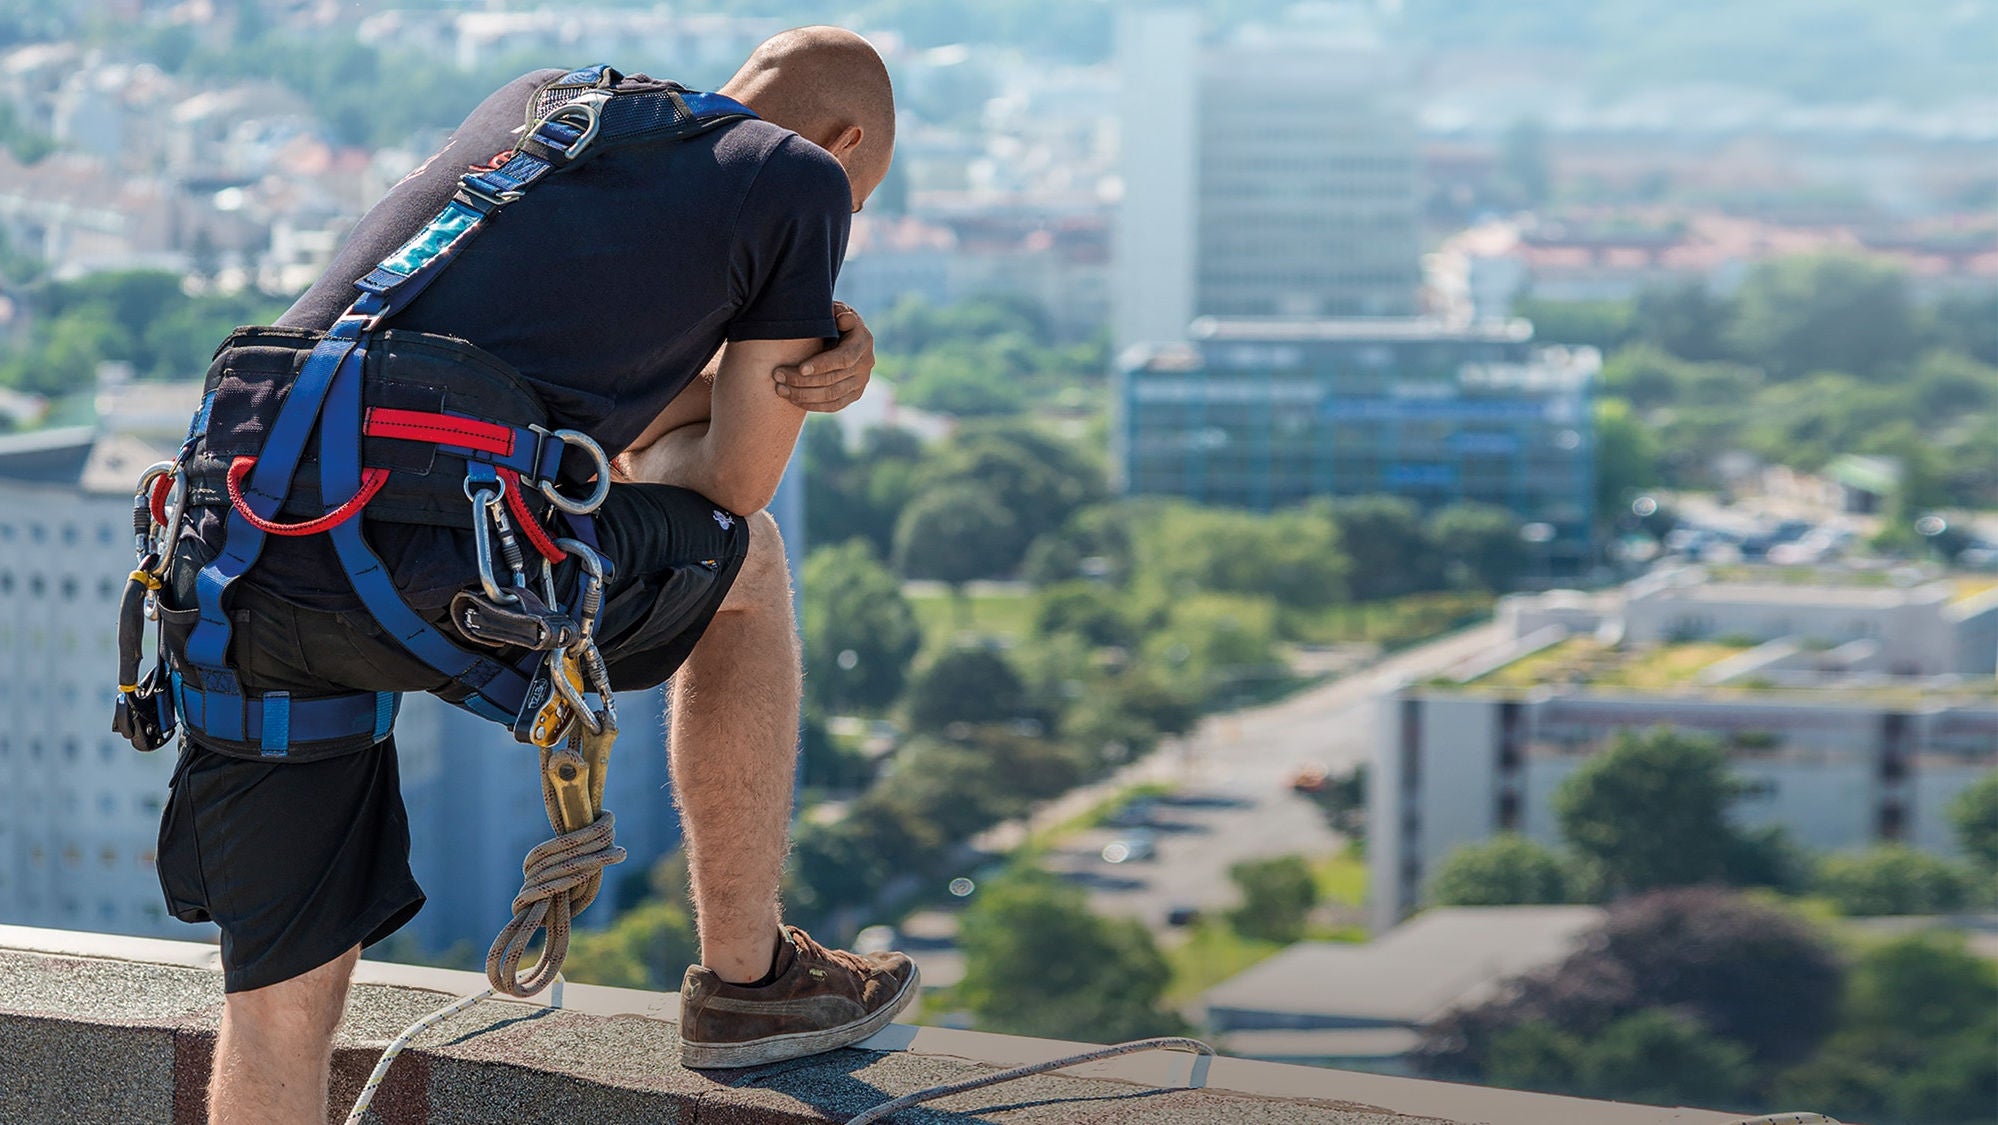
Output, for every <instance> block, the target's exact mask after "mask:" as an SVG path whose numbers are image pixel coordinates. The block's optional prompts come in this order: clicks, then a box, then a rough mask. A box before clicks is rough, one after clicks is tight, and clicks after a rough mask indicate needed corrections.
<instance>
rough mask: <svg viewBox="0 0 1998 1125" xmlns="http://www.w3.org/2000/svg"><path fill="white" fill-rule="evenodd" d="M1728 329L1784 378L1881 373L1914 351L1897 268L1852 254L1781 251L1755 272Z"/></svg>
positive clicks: (1911, 317)
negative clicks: (1791, 254)
mask: <svg viewBox="0 0 1998 1125" xmlns="http://www.w3.org/2000/svg"><path fill="white" fill-rule="evenodd" d="M1736 310H1737V312H1736V316H1735V319H1734V323H1733V325H1732V326H1731V328H1730V330H1729V333H1728V341H1729V343H1730V344H1731V346H1732V347H1733V348H1734V350H1735V353H1736V354H1737V355H1739V356H1740V357H1741V358H1743V359H1745V360H1747V361H1748V362H1750V363H1754V364H1757V365H1759V366H1761V367H1763V368H1765V369H1766V370H1768V371H1769V372H1770V373H1771V374H1773V375H1775V376H1776V377H1777V378H1780V379H1793V378H1796V377H1798V376H1802V375H1808V374H1810V373H1811V372H1814V371H1851V372H1853V373H1855V374H1857V375H1860V376H1863V377H1867V378H1880V377H1883V376H1884V375H1886V374H1887V372H1888V369H1889V368H1890V367H1891V366H1892V365H1894V364H1897V363H1899V362H1901V361H1903V360H1906V359H1908V358H1910V357H1911V356H1912V355H1913V353H1914V350H1915V340H1916V336H1915V329H1916V326H1915V312H1914V307H1913V305H1912V304H1911V303H1910V301H1909V298H1908V286H1907V278H1906V276H1905V275H1904V274H1903V273H1902V272H1901V270H1899V269H1898V268H1896V267H1894V266H1890V265H1885V264H1882V263H1880V262H1878V261H1874V260H1869V259H1867V258H1862V257H1857V256H1853V255H1843V254H1826V255H1814V256H1805V257H1794V258H1779V259H1776V260H1774V261H1769V262H1763V263H1761V264H1759V265H1757V266H1755V267H1754V268H1753V269H1751V270H1750V271H1749V274H1748V278H1747V280H1746V281H1744V282H1743V283H1742V286H1741V292H1740V294H1739V296H1738V297H1737V298H1736Z"/></svg>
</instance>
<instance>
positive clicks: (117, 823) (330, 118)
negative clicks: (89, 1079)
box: [0, 0, 1998, 1125]
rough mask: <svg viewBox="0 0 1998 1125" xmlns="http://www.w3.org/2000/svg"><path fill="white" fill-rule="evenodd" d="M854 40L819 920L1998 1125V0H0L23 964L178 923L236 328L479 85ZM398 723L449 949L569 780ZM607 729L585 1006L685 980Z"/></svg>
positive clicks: (805, 517)
mask: <svg viewBox="0 0 1998 1125" xmlns="http://www.w3.org/2000/svg"><path fill="white" fill-rule="evenodd" d="M819 22H839V23H843V24H847V25H849V26H853V27H855V28H857V29H859V30H861V31H863V32H865V33H866V34H868V35H869V36H870V37H871V38H872V39H873V41H874V42H875V43H876V44H877V45H878V46H879V47H880V48H881V50H882V51H883V53H884V55H885V56H886V57H887V58H888V59H889V62H890V66H891V69H892V70H893V72H894V75H895V80H896V83H897V88H898V95H899V100H900V105H901V109H902V114H903V117H902V125H901V136H900V145H899V149H898V153H897V159H896V163H895V167H894V169H893V172H892V174H891V176H890V179H889V181H888V183H887V185H886V186H885V187H884V188H883V189H882V191H881V192H880V193H879V194H878V195H877V196H876V198H875V200H874V201H873V202H872V203H871V204H870V205H869V207H868V209H867V211H866V212H865V213H864V214H862V215H860V216H857V217H856V218H855V221H854V229H853V236H852V242H851V248H850V252H849V256H848V259H847V262H846V266H845V269H844V272H843V274H842V276H841V282H840V293H841V296H842V297H843V298H845V299H846V300H847V301H849V302H851V303H852V304H854V305H855V306H857V307H858V308H859V309H860V310H861V311H862V312H863V313H864V314H865V315H866V316H867V317H868V320H869V323H870V324H871V326H872V328H873V331H874V332H875V334H876V336H877V340H878V347H879V350H880V356H881V360H880V368H879V371H878V372H877V375H876V377H875V381H874V384H873V386H872V388H871V389H870V390H869V392H868V394H867V396H866V398H865V399H863V400H862V401H861V402H860V403H859V404H858V405H856V406H854V407H852V408H851V409H849V410H847V411H846V412H844V413H842V414H839V415H837V416H833V417H816V418H814V419H813V420H812V421H811V424H810V425H809V426H808V427H807V429H806V432H805V436H804V440H803V444H802V447H801V452H800V454H799V457H798V458H797V460H796V461H795V462H794V465H793V467H792V473H791V476H790V479H789V480H788V481H787V484H786V487H785V490H784V492H783V495H782V496H781V497H780V500H779V502H778V505H777V510H778V513H779V516H780V522H781V523H782V524H783V526H784V529H785V533H786V536H787V538H788V540H789V543H790V546H791V549H792V551H793V552H794V555H795V557H794V559H793V564H794V567H795V569H796V573H797V574H798V577H799V599H800V607H801V615H802V622H803V629H804V640H805V653H806V668H807V678H806V685H807V697H808V717H807V720H806V724H805V730H804V748H805V752H804V755H803V761H802V768H801V772H800V778H799V801H798V809H799V824H798V830H797V842H796V846H795V849H794V856H793V860H794V862H793V869H792V874H791V879H790V885H789V886H788V888H787V910H788V913H789V915H790V917H791V919H792V920H793V921H797V922H800V923H802V924H805V925H807V926H808V927H812V928H813V929H815V931H818V932H820V933H821V936H824V937H829V938H833V939H836V940H839V941H842V942H858V943H860V944H861V945H862V946H863V947H873V946H886V945H890V944H894V945H899V946H901V947H903V948H907V949H909V950H911V951H912V952H913V953H914V954H915V955H916V956H917V957H918V959H919V960H920V961H921V963H922V966H923V972H924V977H925V983H926V985H928V993H929V995H928V996H927V997H926V1001H925V1005H924V1014H923V1017H922V1018H923V1019H924V1020H926V1021H929V1022H935V1023H942V1024H948V1025H951V1026H962V1027H975V1028H979V1029H985V1030H993V1031H1003V1032H1013V1033H1019V1034H1026V1035H1038V1036H1045V1037H1051V1038H1060V1039H1082V1040H1100V1041H1114V1040H1118V1039H1123V1038H1129V1037H1132V1036H1138V1035H1144V1034H1154V1033H1169V1032H1174V1031H1182V1030H1190V1031H1194V1032H1197V1033H1200V1034H1204V1035H1207V1036H1209V1037H1211V1038H1212V1039H1213V1040H1214V1041H1215V1042H1216V1043H1217V1044H1218V1045H1219V1046H1220V1047H1221V1048H1222V1049H1223V1050H1224V1051H1225V1052H1228V1053H1231V1054H1236V1055H1242V1056H1247V1057H1252V1058H1261V1059H1271V1060H1280V1061H1286V1062H1301V1063H1308V1064H1315V1065H1329V1066H1338V1067H1344V1068H1354V1069H1365V1070H1376V1071H1383V1072H1389V1073H1399V1074H1418V1075H1428V1076H1436V1077H1443V1078H1450V1079H1457V1080H1467V1081H1472V1082H1478V1083H1486V1084H1492V1085H1504V1086H1512V1087H1518V1088H1522V1089H1534V1090H1546V1091H1558V1092H1565V1093H1576V1094H1582V1095H1586V1096H1591V1097H1604V1098H1617V1099H1627V1100H1636V1101H1647V1102H1655V1103H1661V1104H1694V1105H1709V1106H1716V1107H1724V1108H1741V1109H1750V1108H1757V1107H1760V1108H1759V1109H1758V1112H1759V1111H1761V1110H1766V1109H1792V1108H1794V1109H1804V1108H1808V1109H1813V1110H1818V1111H1821V1112H1824V1113H1828V1114H1832V1115H1835V1116H1838V1117H1840V1118H1841V1119H1843V1120H1846V1121H1869V1122H1877V1123H1900V1125H1951V1123H1958V1125H1970V1123H1975V1122H1992V1121H1998V960H1994V959H1998V88H1994V87H1993V85H1992V73H1993V66H1994V63H1998V3H1994V2H1993V0H1899V2H1896V3H1886V2H1884V0H1876V2H1869V0H1757V2H1755V3H1752V4H1738V3H1724V2H1722V0H1590V2H1587V3H1584V2H1582V0H1537V2H1534V3H1500V2H1496V0H1492V2H1485V3H1477V2H1473V0H1375V2H1373V3H1318V4H1302V5H1293V4H1289V3H1284V2H1280V0H1205V2H1204V3H1189V4H1185V5H1179V6H1174V5H1170V4H1166V3H1140V2H1136V0H1132V2H1130V3H1125V4H1113V3H1098V2H1086V0H1085V2H1077V0H1017V2H1015V0H960V2H949V0H842V2H836V3H834V4H832V5H830V6H828V5H825V4H820V3H811V2H807V0H733V2H730V3H720V2H718V0H688V2H685V3H678V4H657V5H654V4H609V3H605V4H595V5H592V4H578V3H568V4H562V5H559V6H558V5H553V4H550V5H547V6H536V5H534V4H530V3H499V2H491V3H470V2H461V3H448V2H441V0H433V2H428V3H425V2H421V0H417V2H410V3H401V4H396V3H377V2H374V0H365V2H360V0H357V2H334V0H185V2H181V3H166V2H153V0H95V2H82V0H77V2H70V3H63V2H55V3H50V2H48V0H0V430H4V431H5V432H4V433H0V550H4V555H0V606H4V612H0V704H4V706H5V710H6V713H7V714H8V715H9V716H10V718H9V721H8V722H7V724H6V726H5V728H4V729H0V765H4V767H5V768H6V770H7V772H8V774H9V776H10V777H11V778H12V780H11V781H10V783H9V784H7V785H6V786H4V787H0V922H9V923H19V924H26V925H35V926H49V927H59V928H66V929H79V930H97V931H104V932H109V933H116V934H135V935H151V936H160V937H188V936H199V931H198V930H196V929H194V928H192V927H187V926H183V925H181V924H179V923H177V922H174V921H172V920H171V919H169V918H168V917H167V916H166V915H165V914H164V912H163V909H162V903H161V901H160V894H159V890H158V886H157V882H156V879H155V876H154V873H153V868H152V859H153V852H152V848H153V843H154V839H155V833H156V829H157V820H158V814H159V812H160V807H161V803H162V801H163V799H164V797H165V795H166V782H167V777H168V774H169V773H170V772H171V769H172V765H173V759H172V752H171V751H164V752H161V753H159V754H155V755H152V756H141V755H138V754H135V753H134V752H133V751H132V750H131V749H130V748H129V747H128V746H127V745H125V743H124V742H123V741H122V740H120V739H118V738H117V737H115V736H114V735H112V734H111V733H110V732H109V729H108V724H109V713H110V703H109V701H110V698H111V693H112V690H113V686H112V684H113V681H112V673H113V663H114V661H113V648H114V637H113V627H112V621H113V617H114V612H115V605H116V601H117V598H118V594H119V591H120V589H121V586H122V582H123V577H124V574H125V572H126V571H127V570H128V569H129V566H130V562H129V560H128V556H127V550H128V546H129V519H130V488H131V487H132V485H133V483H134V481H135V479H136V476H137V474H138V472H139V470H140V469H141V468H143V467H144V466H145V465H146V464H148V463H150V462H152V461H154V460H156V459H158V458H161V457H163V456H166V455H168V454H170V453H171V451H172V449H173V448H174V447H175V446H176V445H177V443H178V440H179V438H180V436H181V434H182V433H183V432H184V430H185V427H186V424H187V418H188V416H189V414H190V413H191V412H192V408H193V404H194V402H195V399H196V397H197V389H198V384H197V380H198V379H199V378H200V376H201V374H202V372H203V371H204V369H205V367H206V364H207V358H208V355H209V352H210V350H211V349H212V348H213V347H214V346H215V345H216V344H217V343H219V342H220V340H221V339H222V337H223V336H224V335H226V333H227V330H228V329H229V327H230V326H232V325H236V324H239V323H255V322H263V321H266V320H268V319H269V318H270V317H272V316H274V315H276V314H277V313H278V312H279V311H281V310H282V309H283V308H284V307H285V306H286V305H287V304H288V303H289V300H290V298H291V297H293V296H294V295H296V294H297V293H298V292H299V291H300V290H301V289H303V288H304V286H305V285H306V284H308V283H309V282H310V281H311V280H312V279H313V278H315V277H316V276H317V274H318V271H319V270H320V269H321V268H323V267H324V266H325V264H326V263H327V261H328V260H329V257H330V255H331V253H332V251H333V250H334V248H335V247H336V246H337V245H338V244H339V242H340V240H341V238H342V237H343V235H344V233H345V232H346V231H347V230H348V229H349V228H350V226H351V225H352V224H353V222H354V221H355V219H356V218H357V217H358V216H359V215H360V213H361V212H362V211H363V210H364V209H365V208H366V207H367V206H368V205H369V203H370V202H371V201H372V200H373V199H375V198H376V197H377V196H379V195H380V194H381V192H382V191H384V190H385V189H386V188H387V187H388V186H389V185H390V184H393V183H394V182H395V181H396V180H397V179H398V178H400V177H401V176H402V175H403V174H404V173H405V172H407V171H409V170H410V169H411V168H413V167H414V166H415V165H416V164H417V163H418V162H420V161H421V160H422V159H423V158H424V156H425V155H427V154H428V153H429V152H431V151H433V150H434V149H435V148H436V147H437V146H438V145H439V144H440V142H441V140H442V138H443V137H444V135H445V134H446V133H447V132H448V130H449V129H450V127H451V126H452V125H453V124H455V123H456V122H457V121H458V120H459V119H460V118H461V117H462V115H463V114H464V113H465V112H466V111H467V110H468V109H469V108H470V107H472V106H473V105H475V104H476V103H477V102H478V101H479V100H480V99H481V98H483V97H484V96H485V95H486V94H487V93H488V92H490V91H491V90H492V89H493V88H495V87H497V86H498V85H499V84H500V83H502V82H504V81H505V80H507V79H509V78H511V77H514V76H516V75H518V74H520V73H522V72H524V71H526V70H528V69H531V68H534V67H541V66H580V65H584V64H588V63H592V62H599V61H607V62H610V63H612V64H614V65H616V66H618V67H620V68H622V69H625V70H627V71H645V72H648V73H652V74H655V75H660V76H666V77H674V78H677V79H680V80H682V81H684V82H686V83H688V84H689V85H693V86H697V87H705V88H712V87H713V86H714V85H717V84H719V83H720V82H721V81H722V80H723V79H725V78H726V77H727V76H728V74H730V73H731V72H732V71H733V69H734V67H735V65H736V64H737V63H739V62H740V61H741V59H742V58H744V57H745V56H746V54H747V53H748V51H749V49H750V48H751V47H752V46H754V45H755V44H756V43H757V42H758V41H760V40H761V39H763V38H764V37H766V36H767V35H769V34H771V33H773V32H776V31H778V30H781V29H783V28H785V27H787V26H791V25H795V24H803V23H819ZM657 283H658V284H659V286H660V291H661V295H662V298H663V299H670V294H671V279H670V277H661V278H659V279H657ZM421 702H427V701H412V706H411V707H410V709H409V710H408V711H407V712H406V713H405V714H406V718H405V720H404V725H403V727H402V731H403V733H404V738H403V739H402V740H401V744H402V746H403V754H404V762H403V778H404V786H405V794H406V797H407V800H408V803H409V806H410V811H411V815H412V822H413V830H414V836H415V849H416V855H415V862H416V865H417V871H418V875H419V877H420V878H421V880H422V882H423V884H424V886H425V888H426V890H427V891H428V892H429V894H430V902H429V905H428V907H427V908H426V909H425V910H424V912H423V913H422V915H421V916H420V917H419V918H418V919H417V920H416V921H415V923H413V924H412V925H411V926H410V927H409V928H408V929H407V930H405V931H404V932H403V933H402V934H400V935H398V936H397V937H396V938H395V939H393V940H392V941H391V942H390V943H388V945H386V946H384V947H382V948H380V949H378V950H377V951H376V953H375V955H377V956H387V957H390V958H394V959H401V960H410V961H420V962H427V963H432V964H449V965H463V966H470V965H473V964H476V963H478V962H480V961H481V960H482V958H483V951H484V949H485V946H486V943H487V942H488V941H489V940H490V938H491V935H492V934H493V933H494V932H496V930H497V929H498V927H499V926H500V925H501V924H502V923H503V922H504V921H505V920H506V918H507V903H508V901H509V900H510V899H511V897H512V895H513V892H514V889H515V887H516V886H517V883H518V880H519V870H518V862H519V861H518V857H519V856H520V855H521V854H522V853H523V852H524V851H525V850H526V849H527V848H528V847H529V846H531V845H532V844H533V843H535V842H538V841H539V840H540V839H541V837H542V836H543V835H545V831H544V829H545V826H544V825H543V823H542V814H541V809H540V801H539V790H538V787H537V783H536V781H535V780H534V776H535V775H534V771H533V769H532V767H531V766H530V765H529V762H528V759H527V758H525V757H523V756H522V755H521V753H520V748H519V747H518V746H516V745H514V744H512V743H511V742H510V741H508V740H507V739H506V736H505V735H504V734H503V733H501V732H499V731H498V730H497V728H492V727H490V726H488V725H486V724H482V723H479V722H478V721H477V720H474V719H470V718H466V717H464V716H461V715H459V714H457V713H456V712H452V711H449V710H448V709H446V708H442V707H435V706H431V707H425V706H419V705H416V704H419V703H421ZM624 706H625V707H626V708H627V711H626V714H627V716H628V717H627V720H626V724H627V730H629V731H632V732H634V733H633V734H632V736H631V737H628V738H627V739H626V742H627V744H628V746H629V749H628V750H627V751H625V752H623V753H622V754H621V755H620V763H619V766H618V769H617V770H616V771H614V772H613V778H612V792H611V796H610V798H609V801H608V803H609V805H610V806H611V807H612V808H614V809H615V810H616V812H617V815H618V820H619V829H620V832H619V837H620V842H621V843H623V844H624V845H625V846H626V847H628V848H629V849H631V851H632V855H633V862H630V863H627V864H625V865H623V866H622V867H619V868H613V869H611V871H610V872H609V875H610V881H611V883H612V884H613V885H612V887H611V890H610V893H608V894H607V895H606V897H605V898H604V899H603V900H602V903H601V904H600V905H599V906H597V907H596V909H594V910H592V911H591V912H590V913H589V914H588V915H587V916H586V918H585V922H586V923H587V924H588V925H589V926H590V927H591V929H590V930H589V931H588V932H587V933H584V934H582V935H581V936H579V937H578V939H577V941H576V945H575V948H574V950H573V952H572V953H571V955H570V961H569V964H570V967H571V973H572V975H573V976H574V977H575V978H576V979H579V980H590V981H597V982H601V983H610V984H621V985H628V986H634V987H646V988H658V989H666V990H672V989H674V988H676V987H677V985H678V982H679V979H680V973H681V970H682V968H683V967H684V966H685V965H686V963H687V962H688V961H689V960H690V959H692V957H693V956H694V952H695V947H694V941H693V935H692V928H691V924H690V920H689V917H688V913H687V904H686V901H685V897H684V867H683V864H682V863H681V861H680V860H679V859H678V858H677V856H676V852H675V845H676V841H677V827H676V825H675V822H674V817H673V810H672V806H671V802H670V798H669V795H668V794H667V792H666V791H665V762H664V756H663V755H662V754H660V753H659V752H658V750H657V747H656V746H652V745H650V744H649V740H650V739H651V737H652V735H651V734H649V733H641V732H655V731H657V730H658V715H659V709H660V701H659V699H658V698H657V697H656V696H654V697H638V698H633V699H630V700H627V701H626V702H625V704H624ZM631 716H636V717H631Z"/></svg>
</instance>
